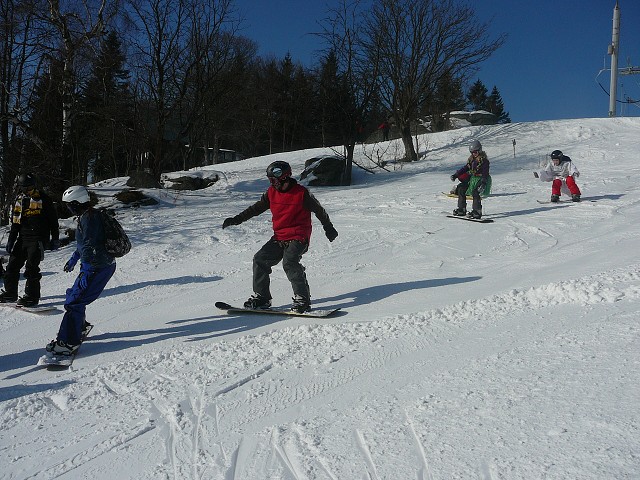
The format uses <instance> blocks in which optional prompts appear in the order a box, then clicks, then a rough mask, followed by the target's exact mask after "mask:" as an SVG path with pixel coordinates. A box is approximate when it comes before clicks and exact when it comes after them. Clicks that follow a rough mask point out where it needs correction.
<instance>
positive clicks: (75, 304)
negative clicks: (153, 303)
mask: <svg viewBox="0 0 640 480" xmlns="http://www.w3.org/2000/svg"><path fill="white" fill-rule="evenodd" d="M115 271H116V264H115V262H114V263H112V264H111V265H107V266H106V267H103V268H99V269H95V268H92V267H87V268H85V267H84V266H82V268H81V269H80V274H79V275H78V276H77V278H76V281H75V282H74V283H73V286H72V287H71V288H69V289H67V298H66V300H65V302H64V309H65V310H66V312H65V314H64V317H62V323H61V324H60V330H59V331H58V340H62V341H63V342H65V343H68V344H69V345H78V344H80V339H81V338H82V326H83V324H84V320H85V310H86V308H87V305H89V304H90V303H91V302H93V301H94V300H96V299H97V298H98V297H99V296H100V294H101V293H102V291H103V290H104V287H105V286H106V285H107V282H108V281H109V279H110V278H111V277H112V276H113V274H114V272H115Z"/></svg>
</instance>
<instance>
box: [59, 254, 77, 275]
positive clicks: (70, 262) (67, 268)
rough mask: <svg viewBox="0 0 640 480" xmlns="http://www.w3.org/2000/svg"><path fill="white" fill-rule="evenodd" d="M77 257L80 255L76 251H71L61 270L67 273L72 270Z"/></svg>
mask: <svg viewBox="0 0 640 480" xmlns="http://www.w3.org/2000/svg"><path fill="white" fill-rule="evenodd" d="M79 258H80V255H78V252H73V255H71V258H69V260H68V261H67V263H65V264H64V267H63V270H64V271H65V272H67V273H68V272H72V271H73V269H74V268H75V266H76V263H78V259H79Z"/></svg>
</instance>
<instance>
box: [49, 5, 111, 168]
mask: <svg viewBox="0 0 640 480" xmlns="http://www.w3.org/2000/svg"><path fill="white" fill-rule="evenodd" d="M47 5H48V17H47V19H46V20H47V21H48V22H49V23H50V24H51V25H52V27H53V28H54V30H55V32H57V36H58V39H57V40H58V42H56V44H54V45H52V48H55V47H56V45H57V51H55V50H54V51H53V52H52V56H53V57H54V58H57V59H59V60H60V61H61V62H62V65H63V72H62V85H61V92H62V142H61V146H62V152H61V155H60V156H61V158H60V160H61V169H60V177H61V178H62V179H69V178H72V177H73V170H72V158H71V145H70V141H71V128H72V125H71V122H72V119H73V116H74V107H75V97H76V95H77V92H78V83H77V70H76V69H77V68H78V65H77V62H78V59H79V57H80V55H81V53H82V51H83V50H84V49H86V48H88V47H93V46H95V43H96V40H97V39H99V38H100V37H102V35H103V34H104V33H105V26H106V24H107V23H108V22H109V20H110V19H111V18H112V17H113V16H115V14H116V13H117V11H118V7H119V2H118V1H117V0H110V1H109V0H99V1H92V0H77V1H64V0H47ZM79 173H81V175H82V176H84V173H82V172H79Z"/></svg>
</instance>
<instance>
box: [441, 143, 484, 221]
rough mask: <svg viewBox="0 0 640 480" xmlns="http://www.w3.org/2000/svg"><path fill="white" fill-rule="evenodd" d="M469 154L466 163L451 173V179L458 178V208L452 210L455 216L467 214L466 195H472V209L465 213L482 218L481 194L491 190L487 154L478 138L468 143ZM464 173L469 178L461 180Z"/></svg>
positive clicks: (470, 216)
mask: <svg viewBox="0 0 640 480" xmlns="http://www.w3.org/2000/svg"><path fill="white" fill-rule="evenodd" d="M469 152H470V153H471V155H470V156H469V158H468V159H467V163H466V164H465V165H464V166H463V167H462V168H460V169H458V170H457V171H456V173H454V174H453V175H451V181H452V182H455V181H456V179H459V180H460V183H459V184H458V187H457V188H456V193H457V194H458V208H456V209H455V210H454V211H453V214H454V215H456V216H460V217H463V216H465V215H467V195H471V196H472V197H473V204H472V207H473V209H472V210H471V212H469V214H468V215H467V216H468V217H469V218H473V219H480V218H482V200H481V196H487V195H489V193H490V192H491V175H489V159H488V158H487V154H486V153H485V152H484V151H483V150H482V145H481V144H480V142H479V141H478V140H474V141H472V142H471V144H470V145H469ZM465 174H468V175H469V178H468V179H466V180H462V179H463V178H465V177H464V175H465Z"/></svg>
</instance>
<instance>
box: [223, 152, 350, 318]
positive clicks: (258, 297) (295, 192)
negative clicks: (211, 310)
mask: <svg viewBox="0 0 640 480" xmlns="http://www.w3.org/2000/svg"><path fill="white" fill-rule="evenodd" d="M267 178H268V179H269V182H270V183H271V186H270V187H269V188H268V190H267V191H266V192H265V193H263V194H262V197H261V198H260V200H258V201H257V202H256V203H254V204H253V205H251V206H250V207H248V208H247V209H246V210H244V211H243V212H241V213H239V214H238V215H236V216H235V217H230V218H227V219H225V221H224V222H223V224H222V228H227V227H229V226H231V225H240V224H241V223H242V222H245V221H246V220H249V219H250V218H252V217H255V216H257V215H260V214H261V213H264V212H266V211H267V210H269V209H270V210H271V217H272V223H273V236H272V237H271V239H270V240H269V241H268V242H267V243H265V244H264V245H263V246H262V248H261V249H260V250H259V251H258V252H257V253H256V254H255V255H254V257H253V292H254V293H253V295H252V296H251V297H250V298H249V299H248V300H247V301H246V302H245V303H244V306H245V308H254V309H255V308H259V309H267V308H269V307H271V292H270V289H269V285H270V279H269V275H270V274H271V268H272V267H273V266H275V265H277V264H278V263H280V261H282V267H283V269H284V271H285V273H286V275H287V278H288V279H289V281H290V282H291V286H292V287H293V294H294V297H293V306H292V308H291V309H292V310H293V311H295V312H297V313H304V312H307V311H309V310H311V294H310V291H309V284H308V283H307V277H306V274H305V268H304V266H303V265H302V264H301V263H300V260H301V259H302V255H303V254H304V253H305V252H306V251H307V250H308V248H309V240H310V239H311V230H312V228H311V212H313V213H314V214H315V215H316V217H317V218H318V220H320V223H322V226H323V228H324V232H325V235H326V236H327V238H328V239H329V241H330V242H333V241H334V240H335V239H336V237H337V236H338V232H337V231H336V229H335V228H334V227H333V224H332V223H331V220H330V219H329V215H328V214H327V212H326V211H325V209H324V208H323V207H322V205H320V203H319V202H318V200H317V199H316V198H315V197H314V196H313V195H312V194H311V193H310V192H309V190H307V189H306V188H305V187H303V186H302V185H300V184H298V183H297V182H296V181H295V180H294V179H293V178H291V166H290V165H289V164H288V163H287V162H283V161H276V162H273V163H272V164H270V165H269V166H268V167H267Z"/></svg>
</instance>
